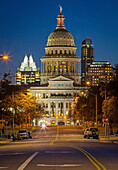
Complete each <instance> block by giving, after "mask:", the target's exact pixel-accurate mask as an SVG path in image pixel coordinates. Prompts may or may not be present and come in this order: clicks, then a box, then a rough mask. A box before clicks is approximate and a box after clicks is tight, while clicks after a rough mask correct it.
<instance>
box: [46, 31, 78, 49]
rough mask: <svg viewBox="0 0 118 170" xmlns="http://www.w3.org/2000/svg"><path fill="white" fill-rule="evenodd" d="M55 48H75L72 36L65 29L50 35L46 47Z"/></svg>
mask: <svg viewBox="0 0 118 170" xmlns="http://www.w3.org/2000/svg"><path fill="white" fill-rule="evenodd" d="M54 46H55V47H56V46H67V47H75V43H74V38H73V36H72V34H71V33H70V32H69V31H67V30H65V29H56V30H55V31H53V32H52V33H51V34H50V35H49V37H48V42H47V45H46V47H54Z"/></svg>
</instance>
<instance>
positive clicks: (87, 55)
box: [81, 38, 94, 84]
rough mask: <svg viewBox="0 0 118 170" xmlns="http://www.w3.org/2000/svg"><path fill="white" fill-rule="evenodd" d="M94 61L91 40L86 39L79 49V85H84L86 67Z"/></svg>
mask: <svg viewBox="0 0 118 170" xmlns="http://www.w3.org/2000/svg"><path fill="white" fill-rule="evenodd" d="M93 60H94V56H93V45H92V40H91V38H86V39H85V40H84V41H83V42H82V48H81V83H82V84H85V83H86V77H87V74H88V67H89V66H90V64H92V62H93Z"/></svg>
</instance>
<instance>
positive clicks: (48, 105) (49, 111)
mask: <svg viewBox="0 0 118 170" xmlns="http://www.w3.org/2000/svg"><path fill="white" fill-rule="evenodd" d="M48 110H49V117H51V114H50V113H51V112H50V101H48Z"/></svg>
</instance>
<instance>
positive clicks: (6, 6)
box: [0, 0, 118, 76]
mask: <svg viewBox="0 0 118 170" xmlns="http://www.w3.org/2000/svg"><path fill="white" fill-rule="evenodd" d="M0 4H1V5H0V15H1V19H0V22H1V23H2V27H0V37H1V40H2V41H0V54H3V53H8V54H9V55H10V56H11V57H10V61H8V63H4V62H3V61H1V62H0V73H1V75H3V73H4V72H8V71H9V69H10V70H11V73H15V72H16V71H17V67H19V65H20V63H21V62H22V61H23V58H24V55H25V53H26V54H28V55H30V54H31V53H32V55H33V58H34V61H35V62H36V65H37V67H40V69H41V65H40V58H41V57H42V56H44V55H45V52H44V49H45V46H46V42H47V38H48V35H49V34H50V33H51V32H52V31H54V30H55V28H56V25H57V21H56V18H57V16H58V13H59V10H60V9H59V6H58V5H59V4H60V5H61V6H62V12H63V14H64V17H65V27H66V29H67V30H68V31H69V32H71V33H72V35H73V37H74V40H75V45H76V47H77V56H79V57H81V45H82V41H83V40H84V39H85V38H89V37H91V39H92V40H93V45H94V60H95V61H99V60H100V61H105V60H109V62H110V64H112V66H114V64H116V63H117V61H118V56H117V39H118V34H117V28H118V23H117V17H118V12H117V9H116V7H117V5H118V2H117V1H115V0H114V1H110V0H108V1H106V0H104V1H101V0H100V1H97V2H94V1H93V0H92V1H91V2H89V1H88V0H85V1H84V2H81V1H73V2H72V1H71V0H68V1H59V0H56V1H53V0H51V1H50V2H48V1H47V0H44V1H43V2H42V1H40V0H39V1H37V0H35V1H33V2H32V1H30V0H29V1H27V0H26V1H25V2H24V1H19V2H16V1H14V0H12V1H8V0H7V1H1V2H0ZM1 75H0V76H1Z"/></svg>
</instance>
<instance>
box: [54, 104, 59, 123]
mask: <svg viewBox="0 0 118 170" xmlns="http://www.w3.org/2000/svg"><path fill="white" fill-rule="evenodd" d="M55 103H56V120H55V124H56V125H58V117H57V116H58V102H57V101H56V102H55Z"/></svg>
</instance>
